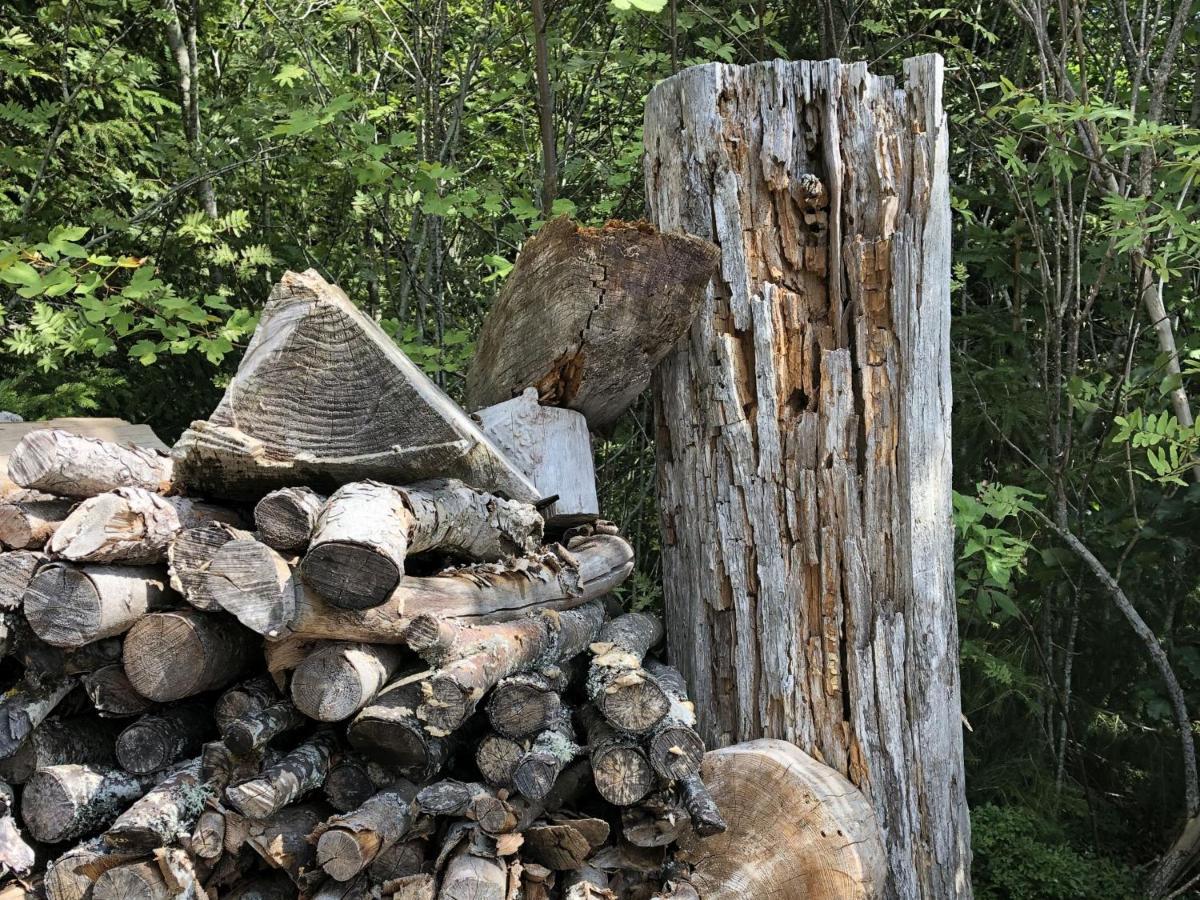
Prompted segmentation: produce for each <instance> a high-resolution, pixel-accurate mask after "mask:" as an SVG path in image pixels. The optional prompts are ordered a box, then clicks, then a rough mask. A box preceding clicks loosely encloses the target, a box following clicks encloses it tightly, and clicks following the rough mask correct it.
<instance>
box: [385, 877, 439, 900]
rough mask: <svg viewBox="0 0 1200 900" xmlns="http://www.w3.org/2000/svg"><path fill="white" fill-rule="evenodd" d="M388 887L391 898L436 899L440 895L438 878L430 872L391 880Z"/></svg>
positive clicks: (395, 899)
mask: <svg viewBox="0 0 1200 900" xmlns="http://www.w3.org/2000/svg"><path fill="white" fill-rule="evenodd" d="M388 887H389V888H390V889H391V891H392V895H391V900H435V898H437V897H438V896H439V895H438V891H437V879H435V878H434V877H433V876H432V875H430V874H428V873H421V872H418V873H414V874H412V875H405V876H403V877H401V878H397V879H395V880H394V881H391V882H389V883H388Z"/></svg>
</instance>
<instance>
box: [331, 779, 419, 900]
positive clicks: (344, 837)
mask: <svg viewBox="0 0 1200 900" xmlns="http://www.w3.org/2000/svg"><path fill="white" fill-rule="evenodd" d="M416 793H417V789H416V787H415V786H414V785H412V784H410V783H404V784H402V785H398V786H396V787H394V788H392V789H389V790H384V791H380V792H379V793H377V794H375V795H374V796H373V797H371V798H370V799H369V800H367V801H366V802H365V803H363V804H362V806H360V807H358V809H356V810H354V811H352V812H349V813H346V814H344V815H341V816H336V817H334V818H332V819H330V820H329V821H328V822H326V823H325V824H324V826H322V827H321V828H320V829H318V831H317V835H318V842H317V863H318V864H319V865H320V866H321V868H322V869H324V870H325V872H326V873H327V874H328V875H329V876H331V877H332V878H334V879H336V880H337V881H349V880H350V879H351V878H353V877H354V876H355V875H357V874H358V873H359V872H361V871H362V870H363V869H365V868H366V867H367V866H368V865H370V864H371V862H372V861H373V860H374V859H375V858H376V857H377V856H378V855H379V854H380V853H382V852H383V851H385V850H387V849H389V848H390V847H392V846H393V845H394V844H396V843H397V842H398V841H399V840H400V839H401V838H403V837H404V836H405V834H406V833H407V832H408V829H409V828H410V827H411V826H412V823H413V816H414V810H413V798H414V797H415V796H416Z"/></svg>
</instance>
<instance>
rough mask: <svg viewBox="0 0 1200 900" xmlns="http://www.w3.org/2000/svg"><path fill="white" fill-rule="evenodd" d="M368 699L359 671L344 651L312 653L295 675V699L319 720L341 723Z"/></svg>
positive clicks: (293, 686)
mask: <svg viewBox="0 0 1200 900" xmlns="http://www.w3.org/2000/svg"><path fill="white" fill-rule="evenodd" d="M367 699H368V698H364V697H363V691H362V680H361V678H360V677H359V675H358V670H357V669H356V668H355V666H354V664H353V662H351V661H350V660H349V659H347V658H346V655H345V654H343V653H318V654H316V655H314V656H310V657H309V658H308V659H306V660H305V661H304V664H303V665H301V666H299V667H297V669H296V670H295V672H294V673H293V675H292V702H293V703H295V704H296V708H297V709H298V710H300V712H302V713H304V714H305V715H306V716H308V717H309V718H310V719H316V720H317V721H318V722H340V721H341V720H342V719H345V718H348V717H350V716H352V715H354V714H355V713H356V712H358V710H359V709H361V708H362V705H363V703H364V702H365V701H366V700H367Z"/></svg>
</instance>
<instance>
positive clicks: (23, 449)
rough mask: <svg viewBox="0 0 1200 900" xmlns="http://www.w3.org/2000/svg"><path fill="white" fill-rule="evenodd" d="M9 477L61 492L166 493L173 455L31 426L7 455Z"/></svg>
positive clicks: (26, 485) (31, 486)
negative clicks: (136, 490) (119, 490)
mask: <svg viewBox="0 0 1200 900" xmlns="http://www.w3.org/2000/svg"><path fill="white" fill-rule="evenodd" d="M8 477H9V478H11V479H12V480H13V482H14V483H16V484H19V485H20V486H21V487H24V488H29V489H30V490H37V491H44V492H45V493H47V494H55V495H57V496H60V497H95V496H96V495H97V494H103V493H105V492H107V491H111V490H115V489H116V488H120V487H138V488H143V489H145V490H148V491H160V492H165V491H167V490H169V489H170V488H171V483H172V463H171V459H170V457H168V456H167V455H166V454H164V453H160V452H158V451H157V450H152V449H147V448H144V447H132V446H122V445H120V444H114V443H112V442H111V441H105V440H101V439H99V438H90V437H81V436H79V435H76V434H71V433H70V432H67V431H59V430H38V431H31V432H29V434H27V435H25V437H23V438H21V441H20V443H18V444H17V446H16V447H14V448H13V450H12V452H11V453H10V454H9V456H8Z"/></svg>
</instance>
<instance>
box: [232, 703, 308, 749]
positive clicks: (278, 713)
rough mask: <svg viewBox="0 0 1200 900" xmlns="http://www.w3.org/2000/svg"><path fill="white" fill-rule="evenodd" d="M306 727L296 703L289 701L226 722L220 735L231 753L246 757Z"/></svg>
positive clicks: (305, 721)
mask: <svg viewBox="0 0 1200 900" xmlns="http://www.w3.org/2000/svg"><path fill="white" fill-rule="evenodd" d="M307 724H308V719H307V718H306V717H305V716H304V715H303V714H302V713H301V712H300V710H298V709H296V706H295V704H293V703H292V702H291V701H290V700H279V701H277V702H275V703H272V704H271V705H270V706H266V707H263V708H262V709H255V710H249V711H247V712H245V713H243V714H242V715H240V716H237V717H235V718H233V719H230V720H228V721H227V722H226V723H225V726H224V728H222V729H221V735H222V737H223V739H224V741H225V744H226V746H227V747H229V749H230V751H231V752H232V753H234V754H235V755H237V756H248V755H250V754H251V753H255V752H257V751H259V750H261V749H262V748H263V747H265V746H266V745H267V743H268V742H270V741H272V740H274V739H275V738H277V737H278V736H279V735H281V734H284V733H286V732H288V731H292V730H294V729H297V728H302V727H304V726H305V725H307Z"/></svg>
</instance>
